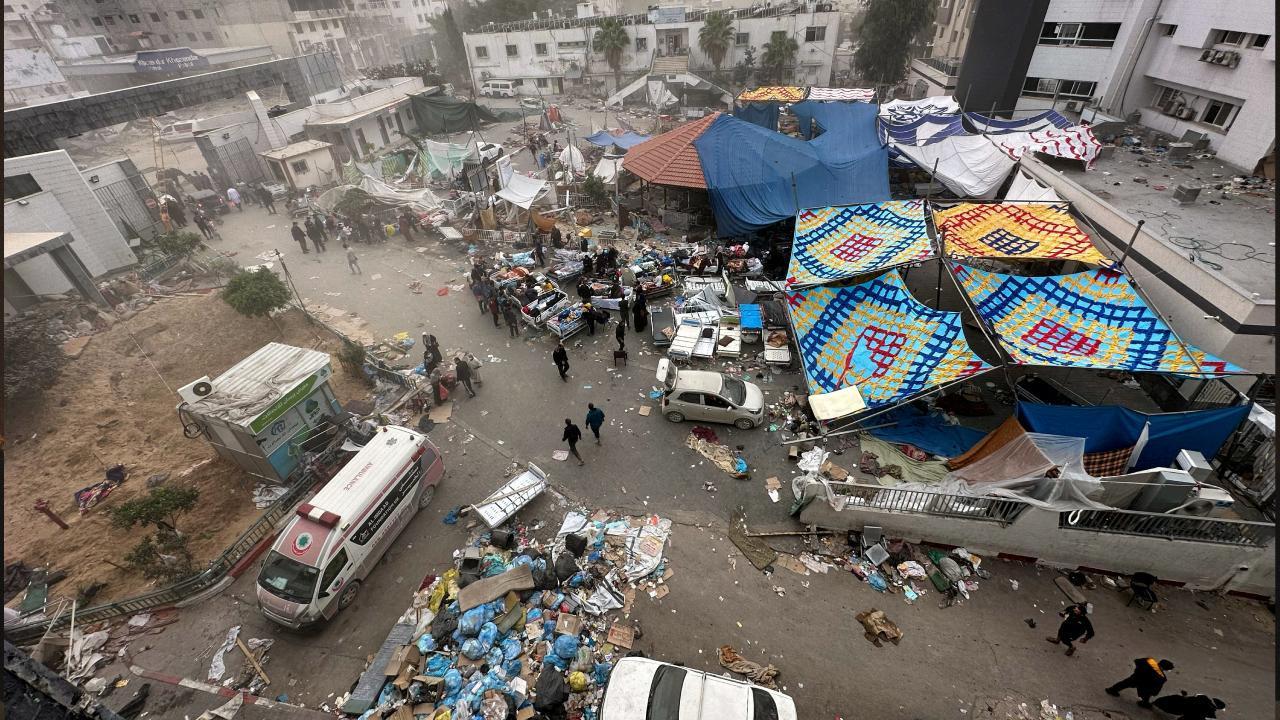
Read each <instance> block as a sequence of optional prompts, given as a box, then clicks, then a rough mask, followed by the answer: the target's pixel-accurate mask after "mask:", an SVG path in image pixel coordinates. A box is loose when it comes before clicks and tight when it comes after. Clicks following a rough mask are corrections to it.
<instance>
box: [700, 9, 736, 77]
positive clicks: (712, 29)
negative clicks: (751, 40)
mask: <svg viewBox="0 0 1280 720" xmlns="http://www.w3.org/2000/svg"><path fill="white" fill-rule="evenodd" d="M733 35H734V29H733V19H732V18H731V17H730V16H729V14H728V13H723V12H714V13H711V14H710V15H708V16H707V20H706V22H705V23H703V25H702V29H700V30H698V48H699V49H701V50H702V52H704V53H706V55H707V57H708V58H709V59H710V60H711V64H712V65H714V66H715V68H716V72H720V65H721V64H722V63H724V56H725V55H727V54H728V53H729V47H730V46H731V45H732V44H733Z"/></svg>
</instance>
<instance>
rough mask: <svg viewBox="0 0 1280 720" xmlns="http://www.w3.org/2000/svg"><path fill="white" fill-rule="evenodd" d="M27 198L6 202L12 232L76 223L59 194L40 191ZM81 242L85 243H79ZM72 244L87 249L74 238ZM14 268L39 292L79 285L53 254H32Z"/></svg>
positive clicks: (50, 292) (6, 218)
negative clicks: (21, 203) (72, 279)
mask: <svg viewBox="0 0 1280 720" xmlns="http://www.w3.org/2000/svg"><path fill="white" fill-rule="evenodd" d="M23 200H24V201H25V202H26V203H27V205H19V204H18V203H17V201H15V200H10V201H9V202H6V203H5V204H4V226H5V228H7V229H8V230H9V231H10V232H43V231H46V230H47V231H55V230H60V229H64V228H67V227H70V226H72V225H74V224H75V223H74V222H72V220H71V216H70V215H68V214H67V212H66V210H63V209H62V205H60V204H59V203H58V198H57V197H55V196H54V194H53V193H50V192H42V193H37V194H35V195H29V196H27V197H25V198H23ZM77 245H80V246H81V247H76V246H77ZM71 246H72V249H73V250H83V249H84V247H83V244H82V243H74V242H73V243H72V244H71ZM82 260H83V257H82ZM14 270H15V271H16V272H17V273H18V276H19V277H21V278H22V281H23V282H25V283H26V284H27V287H29V288H31V292H32V293H34V294H36V295H54V294H57V293H66V292H74V291H75V286H74V285H72V284H71V281H70V280H68V279H67V276H66V275H64V274H63V273H62V270H60V269H59V268H58V266H57V264H55V263H54V262H53V258H51V257H49V255H47V254H45V255H40V256H39V257H34V258H31V259H30V260H28V261H26V262H24V263H22V264H20V265H17V266H15V267H14Z"/></svg>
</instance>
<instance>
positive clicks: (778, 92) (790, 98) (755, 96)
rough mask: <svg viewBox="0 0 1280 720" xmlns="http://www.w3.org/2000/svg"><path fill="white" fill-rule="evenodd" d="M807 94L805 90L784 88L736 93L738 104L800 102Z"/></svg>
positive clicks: (753, 89)
mask: <svg viewBox="0 0 1280 720" xmlns="http://www.w3.org/2000/svg"><path fill="white" fill-rule="evenodd" d="M807 94H808V89H807V88H802V87H795V86H793V85H786V86H766V87H758V88H752V89H751V90H743V91H742V92H740V93H738V101H739V102H782V103H793V102H800V101H801V100H803V99H804V96H805V95H807Z"/></svg>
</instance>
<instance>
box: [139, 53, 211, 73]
mask: <svg viewBox="0 0 1280 720" xmlns="http://www.w3.org/2000/svg"><path fill="white" fill-rule="evenodd" d="M207 67H209V59H208V58H206V57H203V56H201V55H197V54H196V53H195V51H194V50H192V49H191V48H170V49H168V50H143V51H141V52H139V53H138V54H137V55H135V56H134V58H133V68H134V69H135V70H137V71H138V72H184V71H187V70H198V69H200V68H207Z"/></svg>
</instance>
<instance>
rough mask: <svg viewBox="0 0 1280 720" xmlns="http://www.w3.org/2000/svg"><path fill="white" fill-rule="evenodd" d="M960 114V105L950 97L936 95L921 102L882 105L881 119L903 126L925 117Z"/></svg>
mask: <svg viewBox="0 0 1280 720" xmlns="http://www.w3.org/2000/svg"><path fill="white" fill-rule="evenodd" d="M958 112H960V103H958V102H956V99H955V98H953V97H951V96H950V95H935V96H934V97H927V98H922V99H920V100H890V101H889V102H887V103H881V104H880V118H881V119H882V120H884V121H885V122H887V123H892V124H894V125H901V124H903V123H909V122H911V121H912V120H917V119H919V118H922V117H924V116H925V115H954V114H956V113H958Z"/></svg>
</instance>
